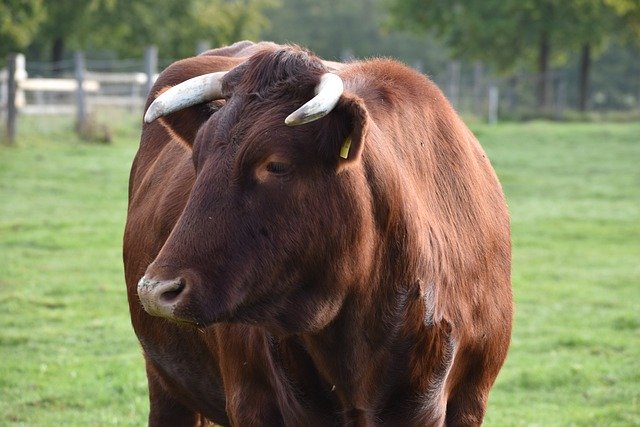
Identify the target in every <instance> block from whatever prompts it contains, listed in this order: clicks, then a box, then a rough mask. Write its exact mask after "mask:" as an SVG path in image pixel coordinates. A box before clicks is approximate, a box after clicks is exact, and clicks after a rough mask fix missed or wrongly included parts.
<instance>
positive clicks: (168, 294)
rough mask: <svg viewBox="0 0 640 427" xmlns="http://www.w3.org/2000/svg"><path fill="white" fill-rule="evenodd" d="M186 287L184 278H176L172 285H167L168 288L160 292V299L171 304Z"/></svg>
mask: <svg viewBox="0 0 640 427" xmlns="http://www.w3.org/2000/svg"><path fill="white" fill-rule="evenodd" d="M184 288H185V286H184V280H182V279H180V280H176V281H175V282H173V283H171V284H170V286H167V288H165V289H163V290H162V293H161V294H160V301H161V302H163V303H165V304H171V303H173V302H175V301H176V300H177V299H178V297H179V296H180V294H181V293H182V291H183V290H184Z"/></svg>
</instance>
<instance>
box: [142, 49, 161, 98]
mask: <svg viewBox="0 0 640 427" xmlns="http://www.w3.org/2000/svg"><path fill="white" fill-rule="evenodd" d="M157 72H158V47H157V46H153V45H152V46H147V49H146V50H145V51H144V73H145V74H146V75H147V83H146V85H145V91H144V92H145V98H146V97H147V96H148V95H149V93H150V92H151V89H152V88H153V83H154V81H153V78H154V76H155V75H156V73H157Z"/></svg>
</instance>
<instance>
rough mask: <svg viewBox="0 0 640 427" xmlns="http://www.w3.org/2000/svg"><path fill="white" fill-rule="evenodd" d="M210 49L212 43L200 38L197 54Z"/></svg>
mask: <svg viewBox="0 0 640 427" xmlns="http://www.w3.org/2000/svg"><path fill="white" fill-rule="evenodd" d="M209 49H211V45H210V44H209V42H208V41H206V40H198V43H197V44H196V55H200V54H201V53H204V52H206V51H208V50H209Z"/></svg>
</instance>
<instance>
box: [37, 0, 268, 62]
mask: <svg viewBox="0 0 640 427" xmlns="http://www.w3.org/2000/svg"><path fill="white" fill-rule="evenodd" d="M277 5H278V0H184V1H176V0H139V1H135V2H133V1H129V0H90V1H86V2H77V1H75V0H59V1H55V2H53V1H52V2H47V4H46V20H45V22H44V23H43V25H42V27H41V29H40V38H39V39H38V40H36V41H35V42H34V44H33V45H32V46H31V51H32V52H34V53H36V54H39V55H41V57H44V58H47V59H50V58H48V57H47V53H48V52H49V50H51V49H52V48H54V47H53V45H54V43H55V42H56V41H58V42H61V43H62V44H63V45H64V47H65V49H66V50H67V51H68V50H71V49H83V50H88V49H92V50H97V49H106V50H112V51H115V52H117V53H118V54H120V55H122V56H133V57H140V56H141V55H142V52H143V50H144V48H145V47H146V46H148V45H151V44H155V45H157V46H159V47H160V49H161V52H162V54H163V56H165V57H167V56H168V57H171V58H182V57H186V56H193V54H194V52H195V48H196V44H197V42H198V41H199V40H208V41H210V42H212V45H215V46H219V45H225V44H230V43H233V42H235V41H237V40H239V39H243V38H256V37H257V36H258V34H259V32H260V30H262V29H263V28H265V27H266V26H267V25H268V21H267V20H266V19H265V17H264V12H265V11H266V10H268V9H270V8H273V7H276V6H277ZM57 59H59V58H57Z"/></svg>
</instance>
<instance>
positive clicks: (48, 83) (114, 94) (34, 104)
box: [0, 55, 157, 115]
mask: <svg viewBox="0 0 640 427" xmlns="http://www.w3.org/2000/svg"><path fill="white" fill-rule="evenodd" d="M155 78H157V74H156V73H154V74H153V76H152V79H153V80H155ZM7 79H8V72H7V70H0V109H2V110H3V111H4V110H6V109H8V90H7ZM15 82H16V95H15V107H16V109H17V112H18V113H19V114H27V115H28V114H73V113H74V112H75V111H76V109H77V107H78V106H77V96H76V94H77V92H78V87H79V85H78V80H77V78H72V77H60V78H44V77H31V76H29V75H28V73H27V70H26V61H25V58H24V55H17V58H16V74H15ZM147 82H148V76H147V74H145V73H143V72H97V71H85V72H84V77H83V80H82V92H84V95H85V99H86V104H87V108H88V111H91V109H92V108H93V107H96V106H117V107H124V108H129V109H131V110H139V109H141V108H142V106H143V105H144V102H145V99H146V96H147V87H148V84H147Z"/></svg>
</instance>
